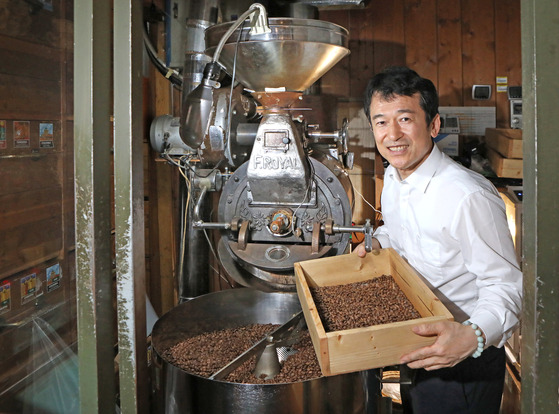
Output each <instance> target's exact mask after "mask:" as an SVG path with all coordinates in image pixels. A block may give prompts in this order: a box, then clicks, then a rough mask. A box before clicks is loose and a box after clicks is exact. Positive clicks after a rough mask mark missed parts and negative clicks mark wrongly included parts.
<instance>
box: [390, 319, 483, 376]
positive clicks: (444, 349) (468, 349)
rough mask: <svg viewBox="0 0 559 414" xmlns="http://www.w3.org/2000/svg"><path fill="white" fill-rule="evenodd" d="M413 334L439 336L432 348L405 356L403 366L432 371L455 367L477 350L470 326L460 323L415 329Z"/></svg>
mask: <svg viewBox="0 0 559 414" xmlns="http://www.w3.org/2000/svg"><path fill="white" fill-rule="evenodd" d="M413 332H414V333H415V334H417V335H421V336H437V340H436V341H435V343H434V344H433V345H431V346H426V347H423V348H420V349H417V350H415V351H413V352H410V353H408V354H406V355H403V356H402V357H401V358H400V363H401V364H407V365H408V367H410V368H416V369H417V368H425V369H426V370H427V371H432V370H435V369H439V368H448V367H453V366H454V365H456V364H458V363H459V362H460V361H462V360H464V359H466V358H467V357H469V356H470V355H472V354H473V352H474V351H475V350H476V348H477V343H478V342H477V337H476V334H475V332H474V330H473V329H472V328H471V327H470V326H464V325H462V324H461V323H458V322H449V321H442V322H436V323H431V324H423V325H418V326H414V327H413Z"/></svg>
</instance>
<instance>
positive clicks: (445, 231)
mask: <svg viewBox="0 0 559 414" xmlns="http://www.w3.org/2000/svg"><path fill="white" fill-rule="evenodd" d="M364 107H365V113H366V115H367V118H368V119H369V122H370V123H371V127H372V130H373V134H374V137H375V142H376V146H377V148H378V151H379V152H380V154H381V155H382V156H383V157H384V158H385V159H386V160H387V161H388V162H389V163H390V165H389V166H388V168H387V169H386V172H385V178H384V188H383V190H382V196H381V205H382V215H383V221H384V224H383V225H382V226H380V227H378V228H377V229H376V230H375V232H374V238H373V248H377V249H378V248H385V247H392V248H394V249H395V250H396V251H397V252H398V253H399V254H400V255H401V256H402V257H404V258H405V259H406V260H407V261H408V262H409V263H410V265H411V266H413V267H414V268H415V269H416V270H417V272H418V273H419V274H420V275H421V276H422V277H423V279H424V280H425V282H426V283H427V284H428V285H429V287H430V288H431V289H432V290H433V292H434V293H435V294H436V295H437V296H438V297H439V298H440V299H441V301H442V302H443V303H444V304H445V305H446V306H447V308H448V309H449V310H450V311H451V312H452V314H453V316H454V318H455V321H454V322H448V321H445V322H438V323H432V324H423V325H420V326H418V327H417V328H416V329H414V332H415V333H416V334H417V335H421V336H436V337H437V338H436V341H435V343H434V344H433V345H432V346H427V347H423V348H420V349H418V350H416V351H414V352H410V353H408V354H406V355H403V356H402V357H401V360H400V362H401V364H403V365H402V367H403V368H405V366H406V365H407V367H409V368H412V370H411V371H412V373H411V374H412V375H411V377H412V383H411V386H410V387H409V390H408V387H405V386H402V387H401V389H402V399H403V403H404V410H405V412H406V413H413V414H437V413H441V414H443V413H445V414H458V413H471V414H490V413H495V414H497V413H498V412H499V406H500V402H501V395H502V391H503V383H504V372H505V354H504V349H503V345H504V344H505V342H506V340H507V339H508V338H509V337H510V335H511V334H512V332H513V331H514V329H515V328H516V326H517V325H518V319H519V314H520V308H521V292H522V273H521V272H520V270H519V266H518V263H517V261H516V256H515V252H514V246H513V243H512V238H511V235H510V233H509V230H508V226H507V221H506V215H505V207H504V203H503V202H502V200H501V198H500V196H499V194H498V192H497V191H496V190H495V188H494V186H493V185H492V184H491V183H490V182H489V181H488V180H486V179H485V178H484V177H482V176H481V175H479V174H477V173H475V172H473V171H471V170H468V169H466V168H464V167H463V166H461V165H459V164H458V163H456V162H454V161H453V160H452V159H451V158H449V157H447V156H446V155H445V154H443V153H442V152H441V151H439V149H438V148H437V146H436V145H434V143H433V138H435V137H436V136H437V135H438V133H439V129H440V124H441V121H440V116H439V114H438V96H437V91H436V89H435V86H434V85H433V83H432V82H431V81H429V80H428V79H424V78H421V77H420V76H419V75H418V74H417V73H416V72H414V71H413V70H411V69H408V68H404V67H392V68H389V69H387V70H385V71H383V72H381V73H379V74H377V75H375V76H374V77H373V78H372V79H371V80H370V82H369V84H368V86H367V90H366V93H365V102H364ZM356 253H357V254H358V255H359V256H360V257H364V256H365V249H364V247H363V246H362V245H361V246H358V247H357V248H356Z"/></svg>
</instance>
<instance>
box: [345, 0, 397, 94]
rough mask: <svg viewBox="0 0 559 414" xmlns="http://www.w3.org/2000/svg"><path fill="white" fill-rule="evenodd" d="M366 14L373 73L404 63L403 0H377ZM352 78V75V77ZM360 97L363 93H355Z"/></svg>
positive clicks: (369, 75)
mask: <svg viewBox="0 0 559 414" xmlns="http://www.w3.org/2000/svg"><path fill="white" fill-rule="evenodd" d="M369 8H370V10H368V11H367V14H368V15H369V16H370V17H371V19H372V27H373V39H372V40H373V54H374V67H373V72H372V73H369V74H368V78H370V77H371V76H373V74H374V73H376V72H379V71H381V70H382V69H384V68H386V67H387V66H393V65H403V64H405V63H406V44H405V28H404V0H394V1H392V0H379V1H375V2H371V5H370V6H369ZM352 76H353V75H352ZM356 92H357V93H358V94H359V96H360V97H361V96H362V94H363V91H362V90H361V91H358V90H357V91H356Z"/></svg>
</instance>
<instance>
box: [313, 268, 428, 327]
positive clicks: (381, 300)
mask: <svg viewBox="0 0 559 414" xmlns="http://www.w3.org/2000/svg"><path fill="white" fill-rule="evenodd" d="M311 293H312V296H313V300H314V302H315V305H316V308H317V311H318V313H319V315H320V318H321V320H322V324H323V325H324V329H325V330H326V331H327V332H333V331H341V330H345V329H353V328H364V327H367V326H374V325H382V324H386V323H392V322H400V321H407V320H411V319H417V318H421V315H420V314H419V312H417V310H415V308H414V307H413V305H412V304H411V302H410V301H409V299H408V298H407V297H406V295H405V294H404V292H402V290H401V289H400V287H399V286H398V284H397V283H396V282H395V280H394V278H393V277H392V276H389V275H382V276H379V277H376V278H374V279H370V280H365V281H363V282H356V283H349V284H345V285H336V286H320V287H315V288H311Z"/></svg>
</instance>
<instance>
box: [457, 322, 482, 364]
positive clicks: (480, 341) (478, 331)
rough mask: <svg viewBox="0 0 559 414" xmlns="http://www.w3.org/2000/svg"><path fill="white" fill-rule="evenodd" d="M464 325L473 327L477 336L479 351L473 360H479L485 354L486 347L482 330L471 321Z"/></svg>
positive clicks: (475, 353)
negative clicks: (484, 348)
mask: <svg viewBox="0 0 559 414" xmlns="http://www.w3.org/2000/svg"><path fill="white" fill-rule="evenodd" d="M462 325H466V326H468V325H469V326H471V327H472V329H473V330H474V332H475V334H476V336H477V349H476V350H475V352H474V353H473V354H472V358H477V357H479V356H480V355H481V353H482V352H483V347H484V345H485V343H484V342H485V340H484V339H483V336H482V334H481V329H479V328H478V326H477V325H476V324H475V323H472V322H470V321H465V322H462Z"/></svg>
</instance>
